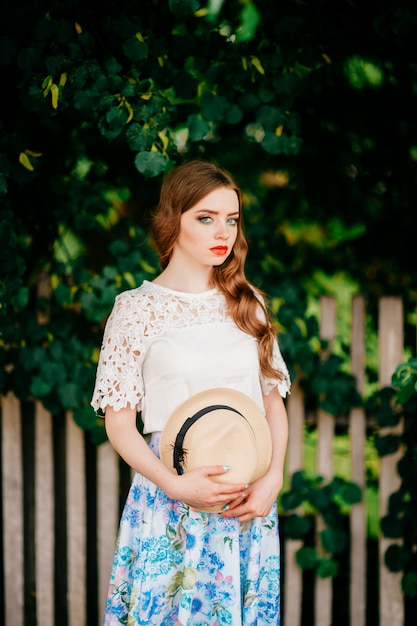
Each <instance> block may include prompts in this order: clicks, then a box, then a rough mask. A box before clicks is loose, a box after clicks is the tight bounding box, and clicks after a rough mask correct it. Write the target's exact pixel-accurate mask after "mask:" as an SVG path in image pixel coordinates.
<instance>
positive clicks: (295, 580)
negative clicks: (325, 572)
mask: <svg viewBox="0 0 417 626" xmlns="http://www.w3.org/2000/svg"><path fill="white" fill-rule="evenodd" d="M287 412H288V425H289V431H288V434H289V436H288V453H287V461H286V471H287V474H288V475H289V476H291V475H292V474H293V473H294V472H296V471H298V470H300V469H302V468H303V441H304V395H303V392H302V390H301V389H300V386H299V384H298V381H294V383H293V385H292V389H291V394H290V396H289V397H288V400H287ZM302 545H303V542H302V541H301V540H292V539H288V540H287V541H286V542H285V594H284V598H285V599H286V602H285V603H284V624H289V625H290V626H300V624H301V607H302V593H303V589H302V586H303V577H302V571H301V569H300V568H299V567H298V565H297V564H296V562H295V555H296V553H297V550H299V549H300V548H301V547H302Z"/></svg>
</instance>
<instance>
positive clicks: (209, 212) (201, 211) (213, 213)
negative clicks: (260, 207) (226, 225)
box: [196, 209, 240, 217]
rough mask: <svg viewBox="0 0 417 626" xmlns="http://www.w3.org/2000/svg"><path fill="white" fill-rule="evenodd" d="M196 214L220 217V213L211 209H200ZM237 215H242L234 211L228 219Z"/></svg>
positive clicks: (229, 214)
mask: <svg viewBox="0 0 417 626" xmlns="http://www.w3.org/2000/svg"><path fill="white" fill-rule="evenodd" d="M196 213H204V215H207V214H208V215H218V214H219V211H213V210H211V209H198V210H197V211H196ZM235 215H240V211H233V212H232V213H228V214H227V216H228V217H233V216H235Z"/></svg>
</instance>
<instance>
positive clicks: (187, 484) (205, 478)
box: [166, 465, 246, 509]
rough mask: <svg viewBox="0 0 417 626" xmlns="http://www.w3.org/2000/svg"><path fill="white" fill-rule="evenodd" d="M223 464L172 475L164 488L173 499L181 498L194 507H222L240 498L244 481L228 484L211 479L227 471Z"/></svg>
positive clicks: (243, 488)
mask: <svg viewBox="0 0 417 626" xmlns="http://www.w3.org/2000/svg"><path fill="white" fill-rule="evenodd" d="M227 471H228V469H227V468H225V467H224V466H223V465H211V466H205V467H198V468H197V469H194V470H192V471H190V472H186V473H185V474H182V475H181V476H173V478H172V480H170V485H169V487H168V488H167V489H166V492H167V494H168V495H169V497H170V498H173V499H174V500H181V501H182V502H185V503H186V504H188V505H189V506H191V507H193V508H195V509H201V508H203V509H207V508H209V507H210V508H211V507H214V506H221V507H224V506H225V505H227V504H228V503H229V502H231V501H235V500H238V499H239V498H240V500H242V493H243V492H244V490H245V486H246V485H245V484H244V483H238V484H230V483H220V482H216V481H215V480H213V478H212V477H213V476H220V475H222V474H225V473H227Z"/></svg>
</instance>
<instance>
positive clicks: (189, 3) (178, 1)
mask: <svg viewBox="0 0 417 626" xmlns="http://www.w3.org/2000/svg"><path fill="white" fill-rule="evenodd" d="M168 6H169V8H170V10H171V11H172V13H173V14H174V15H176V17H185V16H186V15H191V14H192V13H194V12H195V11H197V10H198V9H199V8H200V2H199V1H198V0H169V2H168Z"/></svg>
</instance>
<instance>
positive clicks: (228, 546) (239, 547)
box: [104, 434, 280, 626]
mask: <svg viewBox="0 0 417 626" xmlns="http://www.w3.org/2000/svg"><path fill="white" fill-rule="evenodd" d="M158 440H159V435H158V434H154V435H153V436H152V438H151V440H150V446H151V448H152V449H153V450H154V452H155V453H157V450H158ZM279 602H280V554H279V536H278V517H277V511H276V507H273V509H272V510H271V512H270V514H269V515H268V517H265V518H256V519H255V520H252V521H251V522H249V523H244V524H243V523H240V522H239V521H238V520H237V519H236V518H222V517H221V515H219V514H217V513H204V512H202V511H196V510H194V509H191V508H190V507H188V506H187V505H186V504H184V503H182V502H179V501H177V500H171V499H170V498H168V496H167V495H166V494H165V493H164V492H163V491H162V490H161V489H159V488H158V487H157V486H156V485H154V484H153V483H151V482H150V481H149V480H147V479H146V478H144V477H143V476H141V475H140V474H136V475H135V477H134V479H133V482H132V486H131V488H130V491H129V495H128V497H127V500H126V504H125V508H124V511H123V515H122V519H121V523H120V529H119V535H118V540H117V546H116V551H115V555H114V562H113V568H112V573H111V578H110V587H109V595H108V599H107V603H106V611H105V618H104V626H120V624H124V625H126V626H142V625H143V626H149V625H154V624H157V625H161V624H162V625H166V626H255V625H256V626H267V625H273V626H279V624H280V612H279Z"/></svg>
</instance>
